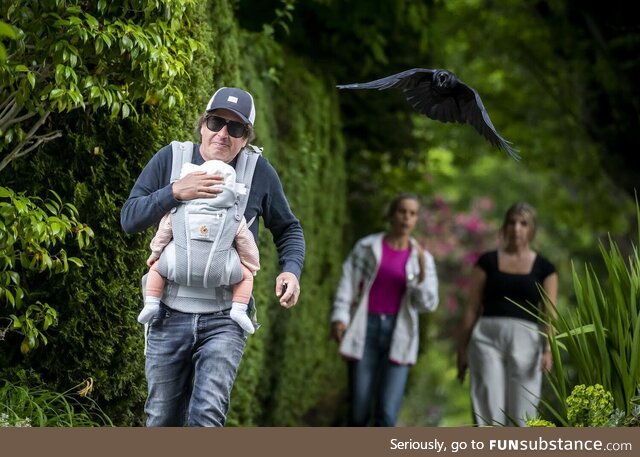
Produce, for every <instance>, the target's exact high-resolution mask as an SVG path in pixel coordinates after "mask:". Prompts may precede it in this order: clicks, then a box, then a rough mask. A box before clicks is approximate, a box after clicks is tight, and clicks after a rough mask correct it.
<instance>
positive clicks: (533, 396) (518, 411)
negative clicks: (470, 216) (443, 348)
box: [458, 203, 558, 426]
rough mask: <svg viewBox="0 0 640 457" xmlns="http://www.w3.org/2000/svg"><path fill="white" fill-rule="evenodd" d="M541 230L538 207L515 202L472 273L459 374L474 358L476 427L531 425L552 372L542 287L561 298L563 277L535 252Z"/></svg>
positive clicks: (553, 298) (552, 297) (471, 368)
mask: <svg viewBox="0 0 640 457" xmlns="http://www.w3.org/2000/svg"><path fill="white" fill-rule="evenodd" d="M535 231H536V214H535V210H534V209H533V207H531V206H530V205H528V204H526V203H516V204H514V205H513V206H511V208H509V210H508V211H507V213H506V215H505V218H504V222H503V224H502V228H501V235H502V241H503V242H502V245H501V247H500V248H499V249H498V250H496V251H490V252H486V253H484V254H483V255H482V256H481V257H480V258H479V259H478V262H477V263H476V266H475V267H474V269H473V272H472V273H471V290H470V293H469V302H468V307H467V310H466V312H465V314H464V317H463V322H462V328H461V331H460V339H459V344H458V378H459V379H460V381H462V380H464V376H465V372H466V370H467V363H468V366H469V372H470V380H471V400H472V406H473V412H474V417H475V421H476V423H477V424H478V425H519V426H522V425H525V423H526V420H527V418H533V417H535V416H536V408H537V405H538V402H539V399H540V391H541V388H542V372H543V371H549V370H550V369H551V364H552V357H551V353H550V352H549V350H548V349H549V348H548V344H547V339H546V338H545V337H544V336H543V335H542V334H541V332H540V328H539V322H540V321H539V320H538V319H537V317H536V316H541V317H544V315H545V314H544V313H549V312H551V310H550V309H547V307H545V306H544V301H543V300H542V296H541V293H540V290H539V287H540V286H541V287H542V289H543V290H544V294H545V295H546V296H547V297H548V298H549V300H550V301H551V302H552V303H555V301H556V297H557V291H558V275H557V273H556V270H555V267H554V266H553V264H552V263H551V262H549V261H548V260H547V259H545V258H544V257H543V256H541V255H540V254H538V253H537V252H535V251H533V250H532V249H531V247H530V243H531V241H532V240H533V238H534V235H535ZM514 302H515V303H517V304H518V305H520V306H518V305H516V304H515V303H514ZM521 307H522V308H521ZM523 308H524V309H523ZM540 313H543V314H540ZM545 330H547V331H548V329H545Z"/></svg>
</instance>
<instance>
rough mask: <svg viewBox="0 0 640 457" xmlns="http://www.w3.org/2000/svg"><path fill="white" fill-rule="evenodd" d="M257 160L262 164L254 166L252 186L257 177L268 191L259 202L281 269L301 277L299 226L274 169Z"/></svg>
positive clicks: (301, 235) (302, 244)
mask: <svg viewBox="0 0 640 457" xmlns="http://www.w3.org/2000/svg"><path fill="white" fill-rule="evenodd" d="M260 162H262V166H260V167H256V172H255V174H254V179H253V187H254V189H255V187H256V184H255V183H256V180H258V182H259V181H260V180H262V181H264V182H265V183H266V190H267V191H266V193H265V195H264V197H263V201H262V217H263V219H264V225H265V227H266V228H267V229H268V230H269V231H270V232H271V234H272V236H273V242H274V244H275V246H276V249H277V251H278V259H279V263H280V268H281V271H283V272H284V271H286V272H290V273H293V274H294V275H296V277H297V278H298V279H300V275H301V274H302V267H303V264H304V257H305V239H304V233H303V231H302V225H301V224H300V221H299V220H298V219H297V218H296V216H295V215H294V214H293V211H291V207H290V206H289V201H288V200H287V197H286V195H285V193H284V189H283V187H282V182H281V181H280V177H279V176H278V174H277V172H276V170H275V169H274V168H273V167H272V166H271V164H269V162H267V161H266V160H265V159H264V158H261V160H260ZM260 162H259V164H260ZM252 192H253V191H252ZM246 215H247V213H245V216H246Z"/></svg>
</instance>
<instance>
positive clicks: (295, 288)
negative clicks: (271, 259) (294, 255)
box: [276, 271, 300, 308]
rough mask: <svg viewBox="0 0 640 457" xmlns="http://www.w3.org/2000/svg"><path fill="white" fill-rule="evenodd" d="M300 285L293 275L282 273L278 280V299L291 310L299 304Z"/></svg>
mask: <svg viewBox="0 0 640 457" xmlns="http://www.w3.org/2000/svg"><path fill="white" fill-rule="evenodd" d="M299 296H300V283H299V282H298V278H297V277H296V275H294V274H293V273H289V272H286V271H285V272H282V273H280V274H279V275H278V277H277V278H276V297H278V298H279V299H280V304H281V305H282V306H284V307H285V308H291V307H292V306H293V305H295V304H296V303H297V302H298V297H299Z"/></svg>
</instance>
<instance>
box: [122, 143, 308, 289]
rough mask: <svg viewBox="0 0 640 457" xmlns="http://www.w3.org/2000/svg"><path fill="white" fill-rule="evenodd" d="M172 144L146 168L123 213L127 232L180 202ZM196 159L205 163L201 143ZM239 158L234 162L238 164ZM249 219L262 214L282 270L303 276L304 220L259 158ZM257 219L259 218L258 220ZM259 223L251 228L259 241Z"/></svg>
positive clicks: (152, 222) (142, 227) (150, 222)
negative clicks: (173, 178) (174, 188)
mask: <svg viewBox="0 0 640 457" xmlns="http://www.w3.org/2000/svg"><path fill="white" fill-rule="evenodd" d="M171 162H172V152H171V145H167V146H165V147H163V148H162V149H160V150H159V151H158V152H157V153H156V154H155V155H154V156H153V157H152V158H151V160H149V163H147V165H146V166H145V167H144V169H143V170H142V172H141V173H140V176H139V177H138V179H137V180H136V183H135V185H134V186H133V189H131V193H130V194H129V198H128V199H127V201H126V202H125V203H124V205H123V207H122V211H121V213H120V224H121V225H122V228H123V229H124V231H125V232H127V233H136V232H140V231H142V230H145V229H147V228H149V227H151V226H153V225H156V224H158V222H159V221H160V219H161V218H162V216H164V215H165V214H166V213H167V212H168V211H169V210H171V209H172V208H174V207H175V206H177V205H178V204H179V203H180V201H178V200H176V199H175V198H174V197H173V193H172V191H171V184H170V183H169V180H170V177H171ZM192 162H193V163H194V164H196V165H201V164H202V163H203V162H204V159H203V158H202V156H201V155H200V145H199V144H194V153H193V160H192ZM235 164H236V159H234V160H233V161H231V162H230V165H231V166H233V167H235ZM244 216H245V219H246V220H247V221H250V220H251V219H252V218H254V217H256V216H257V217H261V218H262V219H263V221H264V225H265V227H266V228H267V229H269V231H270V232H271V234H272V235H273V241H274V243H275V245H276V249H277V250H278V258H279V262H280V266H281V269H282V271H287V272H290V273H293V274H295V275H296V276H297V277H298V279H300V274H301V273H302V266H303V263H304V256H305V240H304V234H303V232H302V226H301V225H300V221H299V220H298V219H297V218H296V217H295V215H294V214H293V212H292V211H291V208H290V207H289V202H288V201H287V197H286V196H285V194H284V190H283V188H282V183H281V182H280V177H279V176H278V173H277V172H276V170H275V169H274V168H273V167H272V166H271V164H270V163H269V162H268V161H267V160H266V159H265V158H264V157H262V156H260V157H259V159H258V163H257V164H256V169H255V172H254V174H253V181H252V184H251V190H250V194H249V200H248V202H247V207H246V209H245V212H244ZM256 222H257V221H256ZM258 226H259V224H258V223H253V224H251V227H250V230H251V232H252V233H253V236H254V238H255V239H256V242H257V240H258Z"/></svg>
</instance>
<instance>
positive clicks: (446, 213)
mask: <svg viewBox="0 0 640 457" xmlns="http://www.w3.org/2000/svg"><path fill="white" fill-rule="evenodd" d="M493 210H494V202H493V200H491V199H489V198H487V197H479V198H476V199H475V200H473V201H472V203H471V205H470V207H469V210H468V211H457V210H455V209H454V208H453V207H452V205H451V204H450V203H449V202H448V201H447V200H446V199H445V198H444V197H442V196H435V197H434V198H432V199H431V202H430V203H429V204H427V205H425V207H424V208H423V212H422V214H421V216H420V219H421V220H420V225H419V227H420V228H419V231H420V232H419V235H418V237H419V238H420V241H421V244H422V245H423V247H424V248H426V249H427V250H428V251H429V252H430V253H431V254H432V255H433V257H434V259H435V262H436V268H437V270H438V279H439V282H440V303H441V306H442V312H440V313H439V314H440V316H441V319H443V322H441V325H440V331H441V332H442V335H452V334H453V333H452V332H453V331H454V330H455V326H456V325H457V322H458V318H459V316H460V314H461V312H462V308H463V307H464V306H463V305H464V303H465V301H466V297H467V295H468V293H469V277H470V274H471V269H472V268H473V266H474V265H475V263H476V261H477V260H478V257H480V255H481V254H482V253H483V252H484V251H486V250H490V249H495V247H496V245H497V233H498V227H497V225H496V224H495V223H494V222H491V221H490V220H489V216H490V215H491V213H492V212H493Z"/></svg>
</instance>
